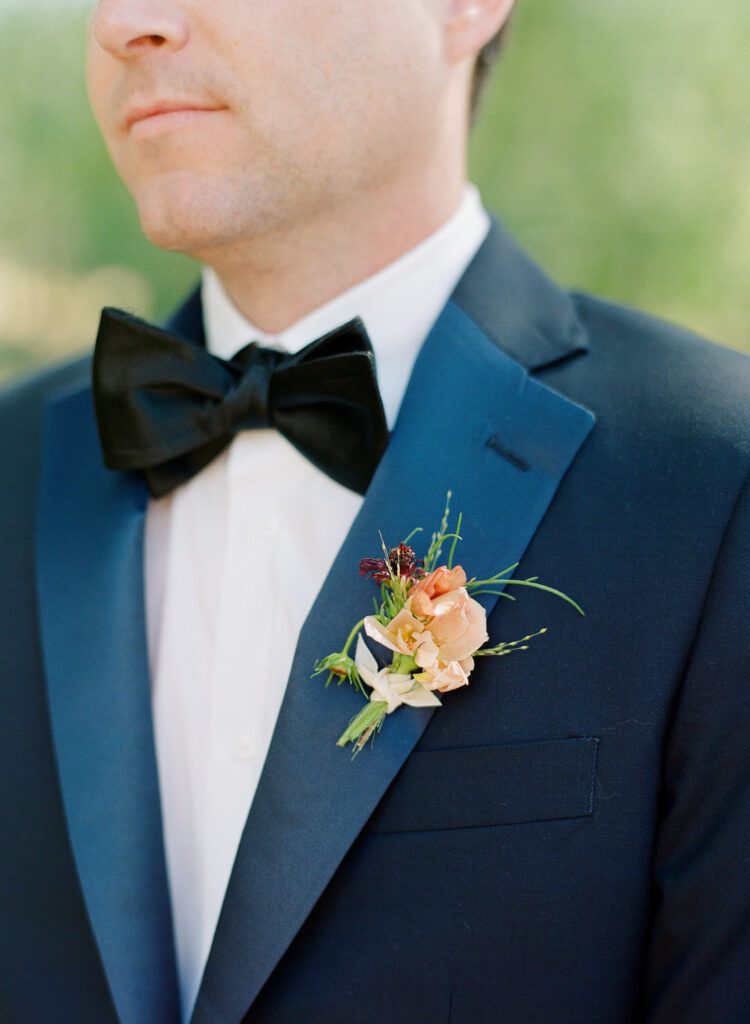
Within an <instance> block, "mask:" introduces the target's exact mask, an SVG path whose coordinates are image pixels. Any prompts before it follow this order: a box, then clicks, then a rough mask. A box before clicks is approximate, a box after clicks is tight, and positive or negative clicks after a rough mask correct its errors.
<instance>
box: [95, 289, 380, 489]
mask: <svg viewBox="0 0 750 1024" xmlns="http://www.w3.org/2000/svg"><path fill="white" fill-rule="evenodd" d="M94 405H95V408H96V417H97V421H98V424H99V435H100V438H101V443H102V449H103V451H104V461H105V463H106V464H107V466H109V467H110V469H120V470H141V471H143V473H144V475H145V477H146V480H147V482H148V485H149V488H150V490H151V493H152V494H153V495H154V497H161V496H162V495H163V494H167V493H168V492H169V491H171V490H172V489H173V488H174V487H177V486H178V485H179V484H182V483H184V482H185V481H186V480H189V479H190V477H191V476H193V475H194V474H195V473H197V472H199V470H201V469H203V467H204V466H206V465H208V463H209V462H210V461H211V460H212V459H213V458H215V457H216V456H217V455H218V454H219V453H220V452H221V451H222V450H223V449H224V448H226V446H227V445H228V444H229V443H230V441H231V440H232V438H233V437H234V435H235V434H236V433H237V432H238V431H240V430H247V429H252V428H253V427H276V429H277V430H278V431H279V432H280V433H281V434H283V435H284V437H286V438H287V440H288V441H290V442H291V443H292V444H293V445H294V446H295V448H297V449H298V450H299V451H300V452H301V453H302V454H303V455H304V456H305V457H306V458H308V459H309V460H310V461H311V462H312V463H313V464H314V465H315V466H317V467H318V468H319V469H321V470H323V472H324V473H327V474H328V475H329V476H330V477H332V478H333V479H334V480H336V481H338V483H340V484H343V485H344V487H348V488H349V489H350V490H352V491H356V492H357V493H359V494H364V493H365V491H366V490H367V487H368V485H369V483H370V480H371V478H372V475H373V473H374V472H375V468H376V466H377V464H378V462H379V461H380V457H381V456H382V454H383V452H384V450H385V447H386V444H387V443H388V425H387V423H386V419H385V413H384V412H383V403H382V402H381V399H380V393H379V391H378V385H377V379H376V376H375V360H374V356H373V351H372V344H371V342H370V339H369V338H368V336H367V332H366V330H365V326H364V324H363V323H362V321H361V320H360V319H359V318H357V319H355V320H352V321H351V322H350V323H347V324H344V326H343V327H339V328H337V329H336V330H335V331H331V333H330V334H326V335H324V336H323V337H322V338H319V339H318V340H317V341H313V342H312V343H311V344H309V345H307V346H306V347H305V348H303V349H302V350H301V351H300V352H297V353H295V354H294V355H287V354H285V353H283V352H277V351H276V350H275V349H269V348H263V347H262V346H260V345H258V344H257V343H255V342H253V343H252V344H250V345H247V346H246V347H245V348H243V349H241V350H240V351H239V352H237V354H236V355H235V356H233V358H232V359H228V360H225V359H219V358H218V357H217V356H214V355H211V353H210V352H208V351H206V349H204V348H202V347H200V346H198V345H195V344H193V343H191V342H188V341H185V340H184V339H182V338H180V337H178V336H177V335H173V334H170V333H169V332H167V331H164V330H161V329H159V328H157V327H152V326H151V325H150V324H147V323H145V321H143V320H139V319H138V318H137V317H134V316H130V315H129V314H128V313H123V312H122V311H121V310H117V309H104V310H103V311H102V319H101V324H100V327H99V334H98V336H97V339H96V349H95V351H94Z"/></svg>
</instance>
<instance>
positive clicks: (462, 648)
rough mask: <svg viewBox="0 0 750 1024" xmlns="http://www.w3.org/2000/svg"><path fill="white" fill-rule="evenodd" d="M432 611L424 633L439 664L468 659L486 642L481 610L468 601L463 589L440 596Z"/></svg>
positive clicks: (478, 604)
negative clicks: (434, 651) (427, 635)
mask: <svg viewBox="0 0 750 1024" xmlns="http://www.w3.org/2000/svg"><path fill="white" fill-rule="evenodd" d="M432 609H433V614H432V617H431V618H430V619H429V621H428V622H427V623H426V629H427V630H429V632H430V634H431V635H432V640H433V641H434V643H435V644H436V645H437V647H438V650H439V659H440V661H441V662H442V663H443V664H445V665H447V664H448V663H449V662H452V661H456V662H460V661H463V660H464V659H466V658H470V657H471V655H472V654H474V652H475V651H477V650H479V648H480V647H481V646H482V644H483V643H484V642H485V641H486V640H488V639H489V637H488V634H487V615H486V613H485V610H484V608H483V607H482V606H481V604H480V603H479V602H478V601H475V600H474V599H473V598H472V597H469V592H468V591H467V590H466V588H465V587H459V589H458V590H450V591H448V593H446V594H442V595H441V596H440V597H438V598H436V599H435V600H434V601H433V602H432Z"/></svg>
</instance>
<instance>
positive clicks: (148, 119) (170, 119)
mask: <svg viewBox="0 0 750 1024" xmlns="http://www.w3.org/2000/svg"><path fill="white" fill-rule="evenodd" d="M226 109H227V108H226V107H225V106H221V105H219V104H216V103H206V102H201V101H199V100H154V101H152V102H150V103H144V104H140V105H136V106H133V107H131V108H130V110H129V111H128V113H127V114H126V116H125V120H124V128H125V131H128V132H133V133H134V134H140V135H143V134H152V133H154V132H157V131H162V130H168V129H170V128H179V127H181V126H182V125H186V124H190V123H192V122H194V121H196V120H198V119H200V118H202V117H205V116H206V115H207V114H214V113H217V112H218V111H221V110H226Z"/></svg>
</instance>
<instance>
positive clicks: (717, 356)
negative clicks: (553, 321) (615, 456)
mask: <svg viewBox="0 0 750 1024" xmlns="http://www.w3.org/2000/svg"><path fill="white" fill-rule="evenodd" d="M571 297H572V299H573V301H574V302H575V304H576V309H577V314H578V317H579V319H580V322H581V323H582V325H583V326H584V328H585V330H586V333H587V335H588V338H589V345H590V349H589V356H590V357H591V358H592V363H593V364H594V366H595V367H596V369H597V373H598V374H599V376H600V377H604V378H606V382H607V386H606V387H604V388H603V389H602V394H604V395H609V396H611V399H612V401H614V402H617V403H619V404H620V406H621V409H623V410H624V409H629V410H630V412H631V413H632V415H633V416H634V417H635V418H637V420H638V422H639V425H640V428H641V429H643V430H653V431H654V432H656V433H664V432H667V433H668V434H670V435H671V436H672V437H673V438H674V440H675V441H677V440H679V439H680V438H682V439H683V440H685V441H686V442H694V443H698V444H700V441H701V439H714V440H717V441H719V442H723V444H728V445H729V446H730V447H732V448H734V449H735V450H736V451H737V452H738V453H740V454H744V456H745V457H746V458H748V459H750V356H748V355H746V354H745V353H743V352H739V351H736V350H734V349H731V348H727V347H726V346H724V345H721V344H718V343H716V342H714V341H710V340H709V339H707V338H704V337H701V336H700V335H698V334H696V333H694V332H692V331H690V330H688V329H687V328H684V327H680V326H678V325H677V324H674V323H670V322H668V321H666V320H662V319H660V318H658V317H655V316H652V315H650V314H647V313H643V312H641V311H639V310H636V309H632V308H630V307H627V306H623V305H618V304H617V303H614V302H609V301H606V300H603V299H599V298H596V297H594V296H591V295H588V294H585V293H581V292H573V293H571Z"/></svg>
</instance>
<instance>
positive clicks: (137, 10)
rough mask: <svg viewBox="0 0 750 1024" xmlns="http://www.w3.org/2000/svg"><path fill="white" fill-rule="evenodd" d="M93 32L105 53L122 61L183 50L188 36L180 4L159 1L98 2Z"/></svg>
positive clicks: (109, 0) (186, 23) (102, 0)
mask: <svg viewBox="0 0 750 1024" xmlns="http://www.w3.org/2000/svg"><path fill="white" fill-rule="evenodd" d="M91 30H92V33H93V36H94V39H95V40H96V42H97V43H98V44H99V46H101V48H102V49H103V50H106V52H107V53H109V54H111V55H112V56H113V57H118V58H121V59H129V58H133V57H140V56H144V55H146V54H148V53H152V52H154V51H156V50H165V51H175V50H180V49H182V47H183V46H184V45H185V43H186V42H187V40H188V36H189V27H188V21H187V18H186V16H185V12H184V11H183V10H182V8H181V6H180V4H178V3H172V2H160V0H99V3H98V5H97V8H96V11H95V12H94V16H93V18H92V22H91Z"/></svg>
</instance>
